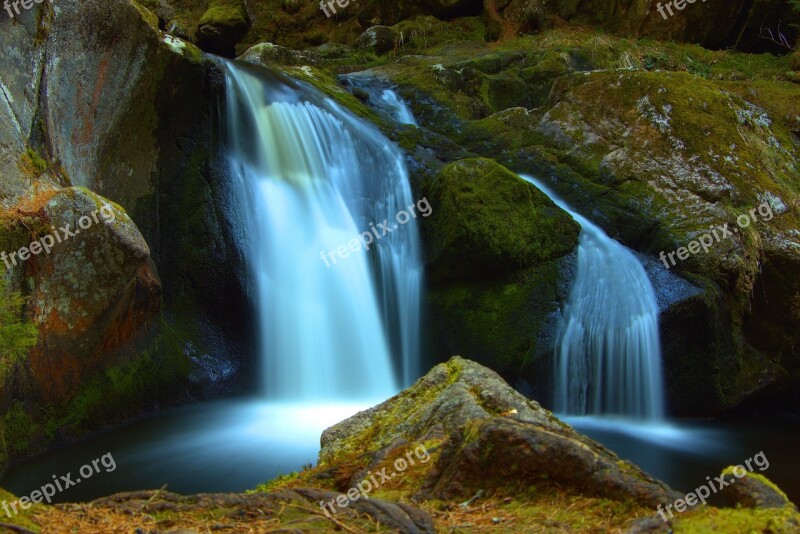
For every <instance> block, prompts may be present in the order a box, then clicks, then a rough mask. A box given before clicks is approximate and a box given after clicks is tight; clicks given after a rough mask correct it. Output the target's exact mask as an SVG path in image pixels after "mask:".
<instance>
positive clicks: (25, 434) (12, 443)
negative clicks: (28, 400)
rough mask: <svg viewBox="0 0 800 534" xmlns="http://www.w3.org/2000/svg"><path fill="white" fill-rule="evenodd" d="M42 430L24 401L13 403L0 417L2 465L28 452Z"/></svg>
mask: <svg viewBox="0 0 800 534" xmlns="http://www.w3.org/2000/svg"><path fill="white" fill-rule="evenodd" d="M40 430H41V428H40V426H39V425H37V424H36V423H35V422H34V421H33V419H32V418H31V417H30V416H29V415H28V413H27V412H26V411H25V408H24V407H23V405H22V403H19V402H17V403H14V404H12V406H11V408H9V410H8V411H7V412H6V413H4V414H3V416H2V417H1V418H0V447H1V448H0V465H3V464H4V463H6V462H7V461H8V460H10V459H12V458H15V457H18V456H19V455H22V454H24V453H25V452H27V451H28V449H29V448H30V446H31V440H32V439H33V437H34V436H35V435H36V434H37V433H38V432H40Z"/></svg>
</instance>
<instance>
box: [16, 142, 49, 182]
mask: <svg viewBox="0 0 800 534" xmlns="http://www.w3.org/2000/svg"><path fill="white" fill-rule="evenodd" d="M17 166H18V167H19V169H20V171H22V173H23V174H24V175H25V176H27V177H28V178H38V177H39V176H41V175H42V174H44V172H45V171H46V170H47V168H48V167H49V165H48V163H47V161H45V159H44V158H42V157H41V156H40V155H39V154H37V153H36V152H35V151H34V150H33V149H32V148H27V149H26V150H25V152H24V153H23V154H22V156H21V157H20V160H19V164H18V165H17Z"/></svg>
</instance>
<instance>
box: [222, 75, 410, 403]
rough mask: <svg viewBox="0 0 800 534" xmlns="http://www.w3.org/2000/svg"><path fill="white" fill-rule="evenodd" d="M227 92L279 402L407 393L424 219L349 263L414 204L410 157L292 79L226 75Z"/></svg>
mask: <svg viewBox="0 0 800 534" xmlns="http://www.w3.org/2000/svg"><path fill="white" fill-rule="evenodd" d="M226 84H227V94H228V102H227V113H228V122H227V133H226V138H227V143H228V147H227V150H228V154H229V160H230V165H231V169H232V174H233V177H234V181H235V186H234V189H235V190H238V191H239V196H240V202H241V203H242V204H243V205H245V206H247V212H248V215H247V216H246V217H245V218H244V221H243V222H244V223H245V225H246V227H247V228H248V229H249V230H248V231H246V232H245V233H246V234H248V235H247V236H246V238H245V240H246V241H249V242H250V244H249V245H247V246H246V247H245V249H246V254H247V256H248V259H249V263H250V265H251V267H252V270H253V274H254V279H255V284H256V286H257V291H258V298H259V306H260V314H261V317H260V319H261V326H262V334H263V340H262V342H263V348H262V350H263V353H264V355H263V358H262V360H263V361H264V363H265V366H264V381H263V382H264V385H265V392H266V395H267V397H268V398H269V399H274V400H281V401H296V402H317V401H321V402H327V401H331V400H342V399H347V400H353V399H371V400H375V399H381V400H383V399H385V398H387V397H389V396H391V395H393V394H395V393H396V392H397V391H398V389H399V387H400V382H401V381H402V382H403V383H409V382H410V381H412V380H413V379H415V378H416V374H417V372H418V371H417V368H416V362H417V359H418V357H419V329H420V325H419V321H420V303H421V286H422V261H421V248H420V243H419V236H418V230H417V227H416V225H415V223H414V221H413V219H412V220H411V221H410V222H409V223H408V224H405V225H403V226H402V227H399V228H396V229H395V230H394V231H392V232H391V233H389V234H387V235H386V236H383V237H382V238H381V240H380V241H376V244H375V245H373V246H372V247H371V250H370V251H369V252H366V251H365V250H364V249H363V248H361V249H358V250H355V251H353V250H350V251H348V252H347V257H342V256H341V254H339V253H337V251H338V250H340V249H341V248H342V247H345V248H349V247H348V244H349V243H350V242H351V240H352V239H353V238H355V237H358V236H360V235H361V234H362V233H364V232H368V231H370V229H371V226H370V224H369V223H371V222H373V221H375V222H376V223H380V222H382V221H384V220H385V219H387V218H389V219H390V221H392V220H393V218H394V216H395V214H397V213H399V212H400V211H402V210H405V209H407V208H408V207H409V206H410V205H411V204H413V203H414V200H413V198H412V196H411V190H410V186H409V180H408V175H407V171H406V168H405V165H404V162H403V158H402V155H401V154H400V152H399V151H398V150H397V149H396V148H395V147H393V146H392V145H391V144H390V143H389V141H387V140H386V139H385V138H383V136H381V134H380V133H379V132H378V131H377V130H376V129H374V128H373V127H372V126H370V125H367V124H365V123H363V122H360V121H358V120H357V119H355V118H354V117H352V116H351V115H350V114H349V113H347V112H345V111H344V110H343V109H341V108H340V107H339V106H338V105H337V104H335V103H334V102H333V101H331V100H329V99H327V98H325V97H323V96H321V95H319V94H318V93H316V92H315V91H313V90H311V89H309V88H306V87H305V86H303V85H300V84H298V83H295V82H292V81H291V80H288V79H284V78H282V77H279V76H278V75H272V74H270V73H268V72H266V71H262V70H256V69H255V68H252V67H250V66H247V65H242V64H237V63H227V77H226ZM323 252H324V253H326V254H323ZM332 257H335V261H334V260H333V259H332ZM392 354H397V356H398V357H397V359H396V361H395V362H393V359H392ZM396 371H398V372H399V373H401V374H402V379H401V380H398V378H397V375H398V372H396Z"/></svg>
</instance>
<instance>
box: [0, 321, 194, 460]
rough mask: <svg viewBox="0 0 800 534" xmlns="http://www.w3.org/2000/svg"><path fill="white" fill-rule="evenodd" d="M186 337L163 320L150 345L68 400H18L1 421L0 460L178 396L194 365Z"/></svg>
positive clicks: (133, 415)
mask: <svg viewBox="0 0 800 534" xmlns="http://www.w3.org/2000/svg"><path fill="white" fill-rule="evenodd" d="M185 338H186V333H180V332H179V331H178V330H176V329H175V328H174V327H172V326H170V325H168V324H166V323H165V322H163V321H162V325H161V333H160V334H159V335H158V336H157V337H156V339H155V340H154V342H153V343H152V345H151V346H150V348H149V349H147V350H145V351H143V352H141V353H139V354H138V355H137V356H136V357H134V358H132V359H131V360H129V361H125V362H123V363H119V364H117V365H112V366H110V367H108V368H107V369H106V370H105V371H102V372H101V373H99V374H98V375H97V376H95V377H93V378H92V379H90V380H88V381H87V382H85V383H84V384H82V385H81V386H80V388H79V389H78V390H77V391H76V392H75V394H74V396H73V397H72V398H71V399H69V400H68V401H67V402H65V403H64V404H44V403H39V404H37V405H35V406H24V405H23V404H21V403H18V402H17V403H14V404H13V405H12V407H11V409H10V410H9V411H8V412H7V413H6V414H5V415H4V416H3V419H2V421H0V422H2V428H0V430H2V436H0V438H2V439H4V441H5V444H6V450H5V457H3V456H0V464H2V463H3V459H4V458H5V460H13V459H16V458H20V457H23V456H26V455H29V454H32V453H35V452H38V451H40V450H42V449H43V448H45V447H47V446H49V445H52V444H53V443H54V442H56V441H57V440H59V439H64V438H67V439H69V438H74V437H78V436H82V435H84V434H86V433H88V432H92V431H95V430H98V429H102V428H107V427H109V426H111V425H114V424H119V423H121V422H123V421H125V420H128V419H131V418H134V417H137V416H139V415H142V414H143V413H144V412H145V411H146V410H148V409H152V408H153V407H155V406H158V405H163V404H164V403H169V401H170V399H180V398H181V395H182V393H181V392H182V391H183V390H184V389H185V384H186V383H187V380H188V379H187V377H188V374H189V372H190V371H191V368H192V367H191V361H190V360H189V359H188V357H187V356H186V355H185V354H184V353H183V345H182V339H185ZM2 452H3V451H2V450H0V454H1V453H2Z"/></svg>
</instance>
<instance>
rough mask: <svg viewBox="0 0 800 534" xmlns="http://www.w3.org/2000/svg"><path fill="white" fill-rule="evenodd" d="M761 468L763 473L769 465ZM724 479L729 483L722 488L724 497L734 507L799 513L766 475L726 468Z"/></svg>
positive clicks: (737, 466) (736, 467)
mask: <svg viewBox="0 0 800 534" xmlns="http://www.w3.org/2000/svg"><path fill="white" fill-rule="evenodd" d="M760 454H762V455H763V454H764V453H763V452H762V453H760ZM759 467H761V470H762V471H763V470H764V469H766V467H769V464H767V465H766V467H762V466H759ZM722 477H723V478H724V479H725V481H726V482H727V483H728V485H727V486H725V487H724V488H722V495H723V497H725V499H726V500H727V501H728V504H729V505H730V506H732V507H736V508H739V507H741V508H788V509H790V510H793V511H794V512H795V513H796V512H797V507H796V506H795V505H794V504H792V502H791V501H790V500H789V498H788V497H787V496H786V494H785V493H784V492H783V491H781V489H780V488H779V487H778V486H776V485H775V484H774V483H772V482H771V481H770V480H769V479H768V478H767V477H765V476H764V475H761V474H758V473H754V472H751V471H748V470H747V469H745V467H744V466H743V465H736V466H729V467H727V468H725V469H724V470H723V471H722ZM798 527H800V525H798Z"/></svg>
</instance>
